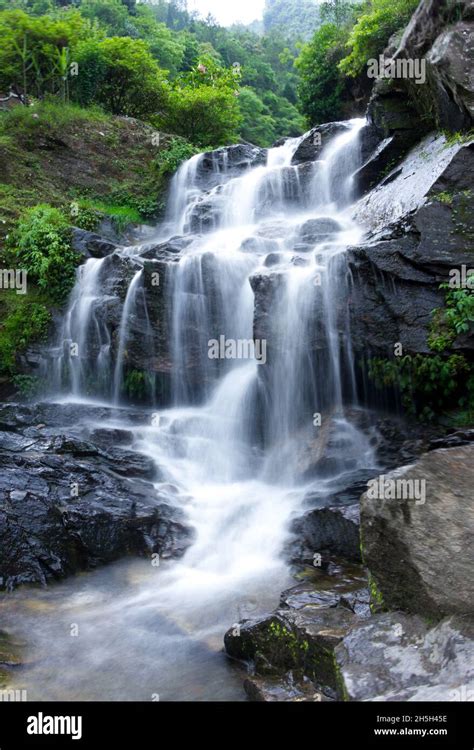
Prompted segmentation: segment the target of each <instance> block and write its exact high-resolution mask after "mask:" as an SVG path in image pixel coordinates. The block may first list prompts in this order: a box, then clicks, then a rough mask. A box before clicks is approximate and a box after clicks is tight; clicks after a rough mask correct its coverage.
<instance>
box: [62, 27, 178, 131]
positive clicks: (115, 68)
mask: <svg viewBox="0 0 474 750" xmlns="http://www.w3.org/2000/svg"><path fill="white" fill-rule="evenodd" d="M75 57H76V60H77V63H78V65H79V70H80V75H79V76H77V79H75V84H76V85H75V88H74V90H73V96H74V98H75V99H76V100H77V101H78V102H79V103H80V104H82V105H87V104H100V105H102V106H104V107H105V108H106V109H107V110H108V111H109V112H112V113H113V114H116V115H128V116H130V117H142V118H147V117H148V116H149V115H151V114H154V113H156V112H159V111H161V110H162V109H163V108H164V107H165V106H166V102H167V98H168V85H167V82H166V79H165V75H164V72H163V71H162V70H161V69H160V68H159V67H158V65H157V63H156V61H155V60H154V59H153V57H152V55H151V53H150V51H149V48H148V45H147V44H146V43H145V42H144V41H142V40H140V39H130V38H129V37H111V38H109V39H104V40H102V41H101V42H96V41H92V42H83V43H82V44H80V45H79V46H78V48H77V50H76V54H75Z"/></svg>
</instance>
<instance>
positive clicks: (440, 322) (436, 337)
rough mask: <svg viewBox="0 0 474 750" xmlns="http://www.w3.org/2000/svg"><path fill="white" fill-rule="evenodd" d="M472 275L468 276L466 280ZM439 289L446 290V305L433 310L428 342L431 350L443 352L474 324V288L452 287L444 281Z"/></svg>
mask: <svg viewBox="0 0 474 750" xmlns="http://www.w3.org/2000/svg"><path fill="white" fill-rule="evenodd" d="M473 276H474V274H473V275H472V276H468V280H469V279H470V278H473ZM473 281H474V279H473ZM470 283H472V282H470ZM473 286H474V284H473ZM440 289H445V290H447V294H446V298H445V302H446V306H445V307H444V308H437V309H436V310H433V320H432V323H431V327H430V333H429V337H428V344H429V346H430V348H431V349H432V350H433V351H437V352H444V351H446V349H448V348H449V347H450V346H451V345H452V344H453V343H454V342H455V340H456V338H457V337H458V336H460V335H461V334H462V333H469V331H470V330H471V328H472V326H473V324H474V288H473V289H470V288H469V287H465V288H461V289H454V288H452V287H451V286H450V284H447V283H446V284H441V285H440Z"/></svg>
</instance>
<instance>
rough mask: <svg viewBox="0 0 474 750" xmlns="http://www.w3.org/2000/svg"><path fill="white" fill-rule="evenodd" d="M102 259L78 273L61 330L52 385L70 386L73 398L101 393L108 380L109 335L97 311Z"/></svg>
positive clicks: (100, 296)
mask: <svg viewBox="0 0 474 750" xmlns="http://www.w3.org/2000/svg"><path fill="white" fill-rule="evenodd" d="M103 264H104V259H97V258H91V259H90V260H88V261H87V262H86V263H85V264H84V265H83V266H80V267H79V268H78V271H77V281H76V284H75V286H74V289H73V292H72V295H71V299H70V302H69V306H68V309H67V311H66V314H65V316H64V321H63V325H62V328H61V331H60V344H59V347H58V348H59V356H58V357H57V359H56V366H55V372H54V378H53V380H54V386H55V389H56V390H58V391H59V390H61V388H62V385H63V384H65V385H66V386H67V387H69V390H70V392H71V393H72V394H73V395H74V396H80V395H85V394H87V393H89V392H90V391H93V392H94V393H102V392H103V390H104V388H105V385H106V383H107V382H108V377H109V367H110V345H111V339H110V333H109V331H108V328H107V326H106V325H105V324H104V322H103V320H102V318H101V317H100V316H98V315H97V309H98V307H99V306H100V304H101V303H102V299H103V295H102V290H101V283H100V282H101V278H100V277H101V272H102V269H103Z"/></svg>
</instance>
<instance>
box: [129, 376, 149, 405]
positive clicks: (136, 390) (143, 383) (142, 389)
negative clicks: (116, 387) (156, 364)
mask: <svg viewBox="0 0 474 750" xmlns="http://www.w3.org/2000/svg"><path fill="white" fill-rule="evenodd" d="M151 385H152V380H151V377H150V375H149V374H148V373H147V372H143V371H142V370H129V372H127V374H126V375H125V377H124V381H123V386H124V390H125V393H126V394H127V396H128V398H129V399H130V400H132V401H143V400H144V399H145V398H146V396H147V394H148V393H149V392H150V388H151Z"/></svg>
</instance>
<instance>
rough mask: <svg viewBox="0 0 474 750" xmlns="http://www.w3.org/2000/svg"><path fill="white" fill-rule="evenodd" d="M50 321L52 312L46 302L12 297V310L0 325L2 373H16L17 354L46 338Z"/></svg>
mask: <svg viewBox="0 0 474 750" xmlns="http://www.w3.org/2000/svg"><path fill="white" fill-rule="evenodd" d="M13 299H14V300H15V301H14V303H13ZM9 307H10V306H9ZM50 322H51V313H50V312H49V310H48V309H47V308H46V306H45V305H44V304H41V303H40V302H29V301H28V299H27V298H26V299H25V298H22V299H21V301H19V298H18V297H16V299H15V298H12V300H11V307H10V310H7V314H6V317H5V319H4V321H3V322H2V324H1V326H0V373H2V374H7V375H11V374H12V373H14V371H15V366H16V355H17V354H18V353H20V352H22V351H24V350H25V349H26V348H27V346H28V345H29V344H31V343H32V342H34V341H40V340H42V339H44V338H45V337H46V334H47V332H48V328H49V325H50Z"/></svg>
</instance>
